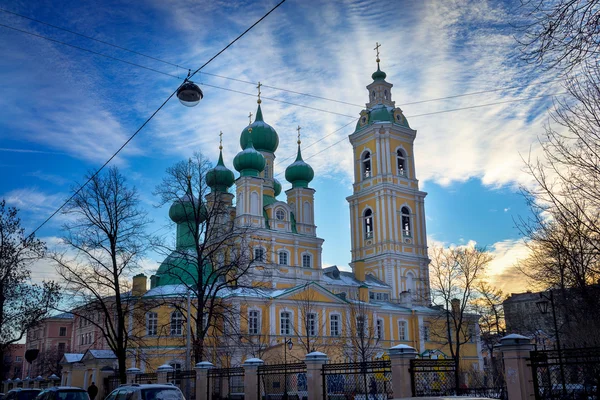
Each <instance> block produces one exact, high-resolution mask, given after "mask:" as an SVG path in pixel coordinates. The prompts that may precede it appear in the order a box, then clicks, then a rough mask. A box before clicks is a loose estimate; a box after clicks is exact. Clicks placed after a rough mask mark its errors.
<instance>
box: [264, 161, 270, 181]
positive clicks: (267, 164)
mask: <svg viewBox="0 0 600 400" xmlns="http://www.w3.org/2000/svg"><path fill="white" fill-rule="evenodd" d="M269 175H270V173H269V162H268V161H267V162H266V163H265V179H269V178H270V176H269Z"/></svg>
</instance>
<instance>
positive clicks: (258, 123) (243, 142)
mask: <svg viewBox="0 0 600 400" xmlns="http://www.w3.org/2000/svg"><path fill="white" fill-rule="evenodd" d="M249 128H252V134H250V129H249ZM250 138H251V139H252V142H253V144H254V148H255V149H256V150H259V151H268V152H270V153H275V150H277V147H278V146H279V136H278V135H277V132H276V131H275V129H273V127H271V125H269V124H267V123H266V122H265V121H263V115H262V110H261V109H260V104H259V105H258V109H257V110H256V118H255V119H254V122H253V123H252V124H250V125H249V126H247V127H246V128H244V130H243V131H242V134H241V136H240V146H242V149H245V148H246V146H247V145H248V141H249V140H250Z"/></svg>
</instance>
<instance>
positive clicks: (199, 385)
mask: <svg viewBox="0 0 600 400" xmlns="http://www.w3.org/2000/svg"><path fill="white" fill-rule="evenodd" d="M214 367H215V366H214V365H213V364H212V363H211V362H210V361H202V362H199V363H197V364H196V366H195V367H194V369H195V370H196V400H208V370H209V369H211V368H214Z"/></svg>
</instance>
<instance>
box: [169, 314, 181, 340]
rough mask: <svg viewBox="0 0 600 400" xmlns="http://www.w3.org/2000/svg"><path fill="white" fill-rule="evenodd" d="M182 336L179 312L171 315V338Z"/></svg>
mask: <svg viewBox="0 0 600 400" xmlns="http://www.w3.org/2000/svg"><path fill="white" fill-rule="evenodd" d="M182 334H183V314H182V313H181V312H179V311H173V312H172V313H171V336H176V335H182Z"/></svg>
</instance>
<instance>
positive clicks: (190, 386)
mask: <svg viewBox="0 0 600 400" xmlns="http://www.w3.org/2000/svg"><path fill="white" fill-rule="evenodd" d="M167 382H170V383H173V384H174V385H176V386H177V387H179V389H180V390H181V392H182V393H183V394H184V396H185V398H186V399H188V400H195V399H196V371H195V370H190V371H172V372H169V373H168V374H167Z"/></svg>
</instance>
